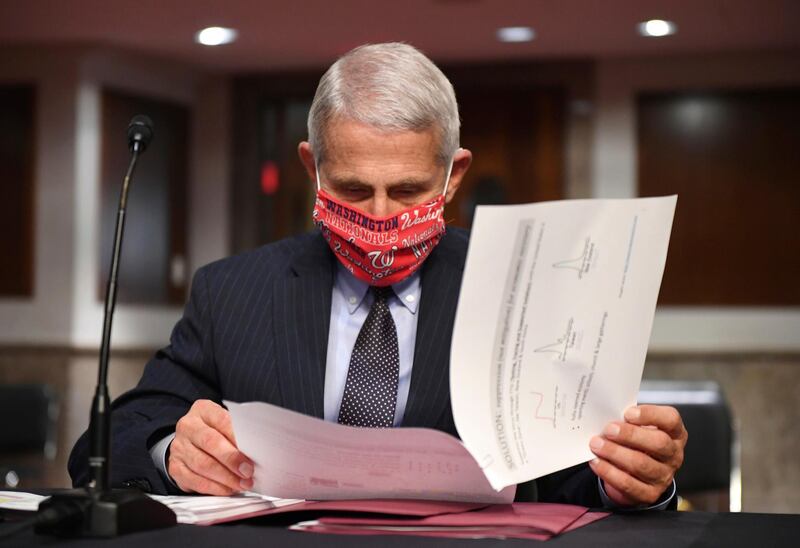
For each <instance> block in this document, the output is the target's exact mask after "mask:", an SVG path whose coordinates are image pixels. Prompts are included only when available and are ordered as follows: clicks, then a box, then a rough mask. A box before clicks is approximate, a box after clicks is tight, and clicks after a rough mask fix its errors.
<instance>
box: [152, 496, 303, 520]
mask: <svg viewBox="0 0 800 548" xmlns="http://www.w3.org/2000/svg"><path fill="white" fill-rule="evenodd" d="M150 496H151V497H152V498H153V499H155V500H157V501H158V502H160V503H161V504H164V505H165V506H167V507H169V509H170V510H172V511H173V512H175V516H176V517H177V518H178V523H187V524H191V525H213V524H215V523H224V522H226V521H235V520H240V519H246V518H251V517H255V516H261V515H264V514H268V513H271V511H273V510H274V509H276V508H283V507H286V506H291V505H295V504H298V503H301V502H303V501H302V500H298V499H278V498H275V497H268V496H265V495H259V494H256V493H243V494H241V495H235V496H232V497H211V496H164V495H150Z"/></svg>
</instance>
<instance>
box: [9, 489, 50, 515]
mask: <svg viewBox="0 0 800 548" xmlns="http://www.w3.org/2000/svg"><path fill="white" fill-rule="evenodd" d="M47 498H50V497H43V496H42V495H34V494H33V493H23V492H22V491H0V510H22V511H23V512H35V511H36V510H38V509H39V503H40V502H42V501H43V500H45V499H47Z"/></svg>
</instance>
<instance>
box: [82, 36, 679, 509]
mask: <svg viewBox="0 0 800 548" xmlns="http://www.w3.org/2000/svg"><path fill="white" fill-rule="evenodd" d="M308 132H309V140H308V142H302V143H300V145H299V149H298V150H299V155H300V159H301V161H302V162H303V164H304V166H305V168H306V170H307V172H308V176H309V178H310V179H311V180H312V181H314V184H315V186H316V189H317V197H316V202H315V208H314V220H315V223H316V224H317V227H318V229H316V230H315V231H314V232H313V233H311V234H306V235H302V236H297V237H293V238H289V239H286V240H283V241H279V242H277V243H273V244H270V245H267V246H264V247H262V248H260V249H257V250H255V251H252V252H249V253H245V254H243V255H240V256H236V257H232V258H229V259H225V260H222V261H218V262H216V263H213V264H211V265H208V266H206V267H203V268H201V269H200V270H198V272H197V273H196V275H195V277H194V280H193V283H192V291H191V297H190V299H189V302H188V303H187V305H186V308H185V311H184V315H183V318H182V319H181V320H180V321H179V322H178V324H177V325H176V326H175V328H174V331H173V333H172V336H171V340H170V345H169V346H167V347H166V348H164V349H162V350H160V351H159V352H158V353H157V354H156V355H155V356H154V357H153V359H152V360H151V361H150V362H149V363H148V365H147V367H146V369H145V372H144V374H143V376H142V379H141V381H140V382H139V384H138V385H137V387H136V388H135V389H133V390H132V391H130V392H128V393H126V394H124V395H122V396H121V397H120V398H119V399H118V400H117V401H116V402H115V403H114V411H113V443H112V454H113V468H112V483H113V484H115V485H121V484H122V485H138V486H140V487H142V488H144V489H146V490H152V491H155V492H159V493H165V492H169V493H178V492H188V493H207V494H214V495H229V494H231V493H234V492H237V491H241V490H247V489H249V488H250V487H252V484H253V481H252V474H253V466H252V463H251V462H250V461H249V460H248V458H247V456H246V455H244V454H242V453H241V452H240V451H238V449H237V447H236V440H235V438H234V435H233V431H232V428H231V421H230V417H229V415H228V412H227V411H226V410H225V409H224V408H223V407H222V406H221V401H222V400H223V399H228V400H234V401H252V400H260V401H266V402H270V403H273V404H276V405H280V406H283V407H285V408H288V409H292V410H295V411H299V412H301V413H306V414H308V415H312V416H316V417H319V418H324V419H325V420H329V421H338V422H340V423H344V424H350V425H355V426H367V427H369V426H377V427H390V426H425V427H430V428H436V429H440V430H443V431H445V432H449V433H451V434H453V435H457V433H456V431H455V426H454V423H453V417H452V413H451V408H450V395H449V379H448V368H449V350H450V340H451V335H452V329H453V320H454V315H455V309H456V303H457V301H458V292H459V285H460V280H461V276H462V270H463V267H464V262H465V257H466V250H467V241H468V236H467V234H466V233H465V232H464V231H462V230H458V229H454V228H447V229H446V230H445V225H444V220H443V217H442V211H443V208H444V204H445V203H446V202H449V201H450V200H451V199H452V198H453V195H454V194H455V193H456V191H457V190H458V187H459V185H460V184H461V181H462V180H463V178H464V174H465V173H466V172H467V169H468V168H469V166H470V162H471V160H472V154H471V153H470V152H469V151H468V150H465V149H463V148H460V147H459V116H458V107H457V104H456V99H455V94H454V92H453V88H452V86H451V84H450V82H449V81H448V80H447V78H446V77H445V76H444V74H442V72H441V71H440V70H439V69H438V68H437V67H436V66H435V65H434V64H433V63H432V62H431V61H430V60H429V59H428V58H427V57H425V56H424V55H423V54H421V53H420V52H419V51H418V50H416V49H414V48H413V47H411V46H409V45H406V44H398V43H390V44H377V45H368V46H362V47H359V48H356V49H355V50H353V51H351V52H349V53H348V54H346V55H345V56H343V57H342V58H340V59H339V60H338V61H336V63H334V64H333V65H332V66H331V68H330V69H329V70H328V71H327V72H326V73H325V75H324V76H323V77H322V79H321V81H320V84H319V87H318V88H317V92H316V95H315V97H314V101H313V104H312V107H311V111H310V114H309V119H308ZM685 442H686V431H685V429H684V427H683V425H682V422H681V419H680V416H679V415H678V413H677V412H676V411H675V410H674V409H672V408H667V407H659V406H639V407H636V408H632V409H629V410H628V411H627V412H626V414H625V420H624V421H618V422H613V423H611V424H609V425H608V426H607V427H606V429H605V430H604V431H603V432H602V433H598V435H597V436H596V437H595V438H593V439H592V442H591V448H592V450H593V451H594V453H595V454H596V455H597V458H596V459H594V460H593V461H592V462H590V463H589V465H581V466H577V467H573V468H570V469H567V470H564V471H561V472H558V473H556V474H552V475H550V476H547V477H545V478H541V479H539V480H537V482H536V484H535V489H533V490H531V489H530V488H529V489H527V490H523V491H525V493H527V496H529V497H535V498H538V499H539V500H543V501H560V502H572V503H577V504H584V505H588V506H606V507H613V506H642V507H647V506H656V507H665V506H666V505H667V504H668V503H670V502H671V501H672V502H674V500H673V499H674V498H675V488H674V482H673V475H674V473H675V471H676V470H677V469H678V467H679V466H680V464H681V462H682V460H683V447H684V445H685ZM86 456H87V439H86V435H84V436H83V437H82V438H81V439H80V440H79V441H78V443H77V444H76V446H75V449H74V450H73V453H72V455H71V458H70V473H71V474H72V478H73V482H74V483H75V484H76V485H81V484H84V483H85V482H86V481H88V470H87V463H86ZM533 486H534V485H533V484H531V486H529V487H533Z"/></svg>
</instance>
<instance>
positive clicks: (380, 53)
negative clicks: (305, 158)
mask: <svg viewBox="0 0 800 548" xmlns="http://www.w3.org/2000/svg"><path fill="white" fill-rule="evenodd" d="M336 117H342V118H346V119H349V120H354V121H357V122H361V123H363V124H366V125H369V126H371V127H374V128H377V129H381V130H385V131H408V130H411V131H425V130H428V129H430V128H435V129H436V130H437V131H438V132H439V134H440V142H439V152H438V159H439V161H441V162H442V163H443V164H446V163H447V162H449V161H450V159H451V158H452V156H453V154H455V152H456V150H457V149H458V146H459V127H460V125H461V124H460V121H459V117H458V104H457V103H456V95H455V92H454V91H453V86H452V84H451V83H450V81H449V80H448V79H447V77H446V76H445V75H444V74H443V73H442V71H441V70H439V68H438V67H437V66H436V65H434V64H433V62H432V61H431V60H430V59H428V58H427V57H426V56H425V55H424V54H423V53H422V52H420V51H419V50H418V49H416V48H414V47H413V46H410V45H408V44H404V43H400V42H389V43H385V44H367V45H363V46H359V47H357V48H355V49H354V50H351V51H350V52H348V53H346V54H345V55H344V56H342V57H340V58H339V59H338V60H337V61H336V62H335V63H334V64H333V65H331V67H330V68H329V69H328V71H327V72H326V73H325V74H324V75H323V76H322V79H321V80H320V81H319V86H317V92H316V94H315V95H314V101H313V103H312V104H311V111H310V112H309V114H308V140H309V142H310V143H311V147H312V149H313V150H314V157H315V158H316V160H317V162H319V163H321V162H322V159H323V157H324V155H325V133H326V130H327V128H328V125H329V124H330V122H331V121H332V120H333V119H334V118H336Z"/></svg>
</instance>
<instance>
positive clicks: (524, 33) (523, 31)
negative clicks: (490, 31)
mask: <svg viewBox="0 0 800 548" xmlns="http://www.w3.org/2000/svg"><path fill="white" fill-rule="evenodd" d="M534 38H536V32H535V31H534V30H533V29H532V28H531V27H502V28H499V29H497V39H498V40H500V41H501V42H530V41H531V40H533V39H534Z"/></svg>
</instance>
